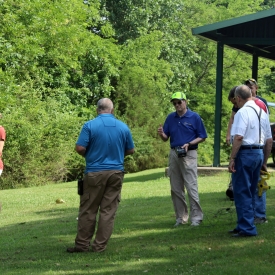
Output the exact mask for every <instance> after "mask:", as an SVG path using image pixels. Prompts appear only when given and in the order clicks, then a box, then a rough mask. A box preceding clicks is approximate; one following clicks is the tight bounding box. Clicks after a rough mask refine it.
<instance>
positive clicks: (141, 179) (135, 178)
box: [123, 171, 165, 184]
mask: <svg viewBox="0 0 275 275" xmlns="http://www.w3.org/2000/svg"><path fill="white" fill-rule="evenodd" d="M133 175H135V174H133ZM164 176H165V172H164V171H163V172H156V173H151V174H149V175H137V176H132V175H127V177H125V178H124V180H123V184H124V183H128V182H144V181H148V180H157V179H160V178H162V177H164Z"/></svg>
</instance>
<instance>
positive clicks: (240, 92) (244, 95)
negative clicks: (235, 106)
mask: <svg viewBox="0 0 275 275" xmlns="http://www.w3.org/2000/svg"><path fill="white" fill-rule="evenodd" d="M235 96H236V97H237V96H238V97H240V98H241V99H243V100H245V101H247V100H248V99H249V98H251V97H252V93H251V90H250V88H249V87H248V86H246V85H240V86H238V87H237V88H236V90H235Z"/></svg>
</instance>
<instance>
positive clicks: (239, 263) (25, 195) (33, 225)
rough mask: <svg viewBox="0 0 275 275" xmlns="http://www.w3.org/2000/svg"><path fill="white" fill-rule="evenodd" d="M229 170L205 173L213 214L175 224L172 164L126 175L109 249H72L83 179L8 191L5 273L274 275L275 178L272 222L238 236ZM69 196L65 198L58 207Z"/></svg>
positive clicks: (204, 194) (203, 188)
mask: <svg viewBox="0 0 275 275" xmlns="http://www.w3.org/2000/svg"><path fill="white" fill-rule="evenodd" d="M228 182H229V174H228V173H226V172H221V173H219V174H213V175H207V176H202V175H201V176H199V192H200V200H201V206H202V208H203V210H204V214H205V219H204V221H203V223H202V224H201V226H199V227H191V226H190V224H189V225H184V226H181V227H178V228H173V224H174V223H175V217H174V211H173V207H172V201H171V198H170V187H169V179H168V178H166V177H164V169H154V170H148V171H143V172H139V173H134V174H128V175H126V176H125V180H124V185H123V190H122V201H121V203H120V206H119V209H118V212H117V216H116V221H115V229H114V232H113V235H112V237H111V239H110V241H109V243H108V246H107V250H106V251H105V252H103V253H92V252H91V253H78V254H69V253H67V252H66V248H67V247H70V246H73V245H74V238H75V235H76V226H77V220H76V217H77V213H78V205H79V197H78V195H77V193H76V192H77V191H76V182H70V183H63V184H55V185H47V186H42V187H33V188H26V189H18V190H2V191H0V201H1V202H2V211H1V213H0V218H1V225H0V262H1V264H0V274H28V275H29V274H47V275H50V274H58V275H60V274H66V275H69V274H104V275H105V274H106V275H112V274H113V275H118V274H125V275H134V274H153V275H159V274H163V275H170V274H171V275H172V274H173V275H174V274H175V275H180V274H213V275H214V274H215V275H216V274H223V275H224V274H250V275H251V274H274V273H275V271H274V269H275V268H274V261H275V259H274V254H275V245H274V244H275V240H274V237H275V230H274V224H275V209H274V205H275V199H274V198H275V183H274V176H272V178H271V179H270V180H269V182H268V184H269V185H270V186H271V190H269V191H268V193H267V197H268V199H267V214H268V219H269V223H268V224H262V225H259V226H257V229H258V233H259V235H258V236H257V237H253V238H241V239H235V238H231V237H230V235H229V234H228V233H227V231H228V230H230V229H233V228H234V227H235V224H236V214H235V207H234V204H233V203H232V202H230V201H229V200H228V199H227V198H226V196H225V190H226V188H227V185H228ZM57 198H62V199H63V200H64V201H65V203H63V204H56V202H55V201H56V199H57Z"/></svg>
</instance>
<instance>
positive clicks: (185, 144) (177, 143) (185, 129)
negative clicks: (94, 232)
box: [158, 92, 207, 227]
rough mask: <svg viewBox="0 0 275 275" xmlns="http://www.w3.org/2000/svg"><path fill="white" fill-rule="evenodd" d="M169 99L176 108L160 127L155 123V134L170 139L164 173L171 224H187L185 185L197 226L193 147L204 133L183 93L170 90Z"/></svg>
mask: <svg viewBox="0 0 275 275" xmlns="http://www.w3.org/2000/svg"><path fill="white" fill-rule="evenodd" d="M171 102H172V104H173V105H174V107H175V110H176V111H175V112H173V113H171V114H169V115H168V116H167V118H166V120H165V123H164V125H163V127H162V126H161V125H160V126H159V128H158V135H159V136H160V137H161V139H162V140H163V141H167V140H168V139H169V138H170V147H171V150H170V154H169V169H168V176H169V177H170V185H171V197H172V201H173V205H174V209H175V214H176V224H175V225H174V226H175V227H177V226H179V225H181V224H186V223H188V219H189V214H188V207H187V203H186V199H185V188H186V190H187V193H188V198H189V204H190V220H191V225H192V226H198V225H199V224H200V223H201V222H202V220H203V212H202V209H201V206H200V202H199V194H198V181H197V148H198V143H200V142H203V141H205V139H206V138H207V133H206V130H205V127H204V124H203V122H202V119H201V117H200V116H199V115H198V114H197V113H195V112H193V111H191V110H189V109H188V108H187V102H186V95H185V94H184V93H182V92H176V93H174V94H173V95H172V98H171Z"/></svg>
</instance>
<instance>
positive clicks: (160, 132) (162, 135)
mask: <svg viewBox="0 0 275 275" xmlns="http://www.w3.org/2000/svg"><path fill="white" fill-rule="evenodd" d="M158 135H159V136H160V138H161V139H162V140H163V141H167V140H168V137H167V136H166V135H165V133H164V132H163V127H162V125H159V128H158Z"/></svg>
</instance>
